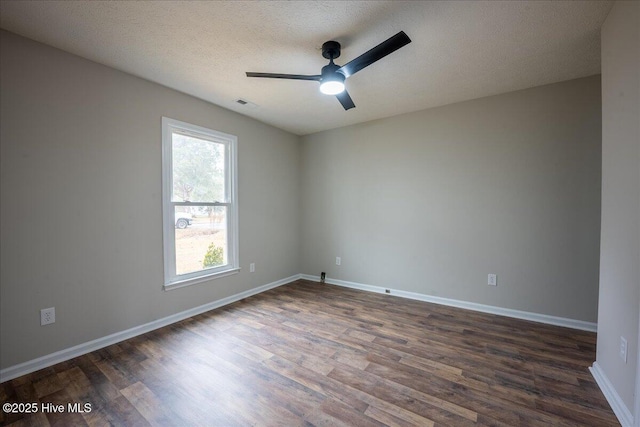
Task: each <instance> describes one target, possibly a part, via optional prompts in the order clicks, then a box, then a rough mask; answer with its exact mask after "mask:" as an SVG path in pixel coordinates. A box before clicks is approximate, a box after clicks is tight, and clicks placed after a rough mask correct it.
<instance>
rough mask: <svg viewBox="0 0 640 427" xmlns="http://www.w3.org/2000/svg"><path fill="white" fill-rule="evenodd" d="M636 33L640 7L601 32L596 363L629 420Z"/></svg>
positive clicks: (619, 8) (626, 9)
mask: <svg viewBox="0 0 640 427" xmlns="http://www.w3.org/2000/svg"><path fill="white" fill-rule="evenodd" d="M639 27H640V2H616V4H615V5H614V7H613V9H611V12H610V13H609V16H608V17H607V20H606V21H605V23H604V26H603V27H602V234H601V252H600V305H599V311H598V319H599V322H598V351H597V357H596V359H597V362H598V364H599V365H600V368H601V369H602V370H603V371H604V372H605V374H606V376H607V377H608V378H609V380H610V381H611V383H612V384H613V386H614V388H615V389H616V392H617V393H618V394H619V396H620V397H621V398H622V400H623V401H624V403H625V405H626V406H627V408H628V409H629V411H631V413H633V408H634V402H633V399H634V397H633V396H634V390H635V380H636V366H637V365H636V364H637V361H638V351H637V350H638V319H639V314H640V305H639V304H640V130H639V128H638V123H640V109H639V107H638V105H639V103H640V79H639V77H638V76H640V34H639ZM620 336H624V337H625V338H626V339H627V341H628V357H627V363H625V362H624V361H623V360H622V359H621V358H620V357H619V356H618V349H619V348H620V347H619V342H620V341H619V340H620ZM635 416H636V417H640V414H638V413H636V414H635ZM636 425H640V424H636Z"/></svg>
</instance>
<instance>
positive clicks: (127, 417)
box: [0, 280, 619, 426]
mask: <svg viewBox="0 0 640 427" xmlns="http://www.w3.org/2000/svg"><path fill="white" fill-rule="evenodd" d="M595 341H596V337H595V334H593V333H589V332H582V331H576V330H572V329H565V328H560V327H554V326H547V325H542V324H537V323H532V322H526V321H520V320H514V319H510V318H506V317H500V316H493V315H488V314H481V313H475V312H470V311H465V310H461V309H455V308H449V307H444V306H439V305H434V304H428V303H424V302H419V301H412V300H406V299H402V298H396V297H393V296H388V295H380V294H372V293H367V292H361V291H355V290H350V289H344V288H339V287H336V286H330V285H321V284H318V283H314V282H307V281H303V280H301V281H298V282H294V283H292V284H289V285H286V286H282V287H279V288H277V289H273V290H271V291H268V292H265V293H262V294H260V295H256V296H253V297H251V298H247V299H245V300H243V301H240V302H238V303H235V304H232V305H229V306H226V307H224V308H221V309H218V310H215V311H211V312H208V313H205V314H202V315H199V316H196V317H193V318H190V319H187V320H184V321H182V322H179V323H177V324H174V325H171V326H169V327H165V328H162V329H159V330H156V331H154V332H150V333H148V334H145V335H142V336H139V337H136V338H133V339H130V340H127V341H124V342H121V343H119V344H115V345H112V346H110V347H107V348H104V349H102V350H98V351H95V352H93V353H90V354H87V355H85V356H81V357H78V358H75V359H73V360H69V361H67V362H64V363H60V364H58V365H55V366H53V367H51V368H48V369H43V370H41V371H38V372H35V373H33V374H29V375H25V376H23V377H20V378H17V379H14V380H11V381H7V382H5V383H3V384H2V385H1V386H0V400H2V403H5V402H40V403H42V402H45V403H53V404H63V405H65V409H67V405H68V404H69V403H81V404H84V403H90V404H91V412H85V413H72V414H70V413H63V414H60V413H48V414H44V413H42V412H40V411H39V412H38V413H37V414H32V415H28V416H26V415H17V414H5V413H1V415H0V417H2V418H0V425H7V424H10V425H44V426H46V425H63V426H71V425H74V426H81V425H126V426H130V425H131V426H134V425H135V426H138V425H139V426H145V425H160V426H197V425H202V426H233V425H243V426H244V425H259V426H263V425H264V426H295V425H322V426H337V425H349V426H376V425H398V426H408V425H412V426H434V425H435V426H444V425H448V426H471V425H496V426H550V425H562V426H564V425H583V426H613V425H616V426H617V425H619V424H618V422H617V421H616V418H615V416H614V415H613V413H612V411H611V409H610V408H609V406H608V404H607V402H606V401H605V399H604V397H603V395H602V393H601V392H600V390H599V389H598V387H597V386H596V384H595V382H594V380H593V378H592V377H591V375H590V373H589V372H588V370H587V368H588V367H589V366H590V365H591V363H592V362H593V360H594V358H595ZM12 423H13V424H12Z"/></svg>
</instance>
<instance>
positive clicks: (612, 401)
mask: <svg viewBox="0 0 640 427" xmlns="http://www.w3.org/2000/svg"><path fill="white" fill-rule="evenodd" d="M589 371H591V375H593V378H594V379H595V380H596V383H597V384H598V387H600V390H602V394H604V397H605V398H606V399H607V402H609V405H611V409H613V413H614V414H616V417H618V421H620V424H621V425H622V427H633V415H631V411H629V408H627V405H625V404H624V402H623V401H622V398H620V395H619V394H618V392H617V391H616V389H615V388H614V387H613V384H611V381H609V378H608V377H607V375H606V374H605V373H604V371H603V370H602V368H601V367H600V365H599V364H598V362H593V365H592V366H591V367H590V368H589Z"/></svg>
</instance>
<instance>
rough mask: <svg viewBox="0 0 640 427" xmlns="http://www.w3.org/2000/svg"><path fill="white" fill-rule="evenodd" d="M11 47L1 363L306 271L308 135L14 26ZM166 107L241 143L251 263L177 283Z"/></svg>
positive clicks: (4, 112) (3, 74)
mask: <svg viewBox="0 0 640 427" xmlns="http://www.w3.org/2000/svg"><path fill="white" fill-rule="evenodd" d="M1 43H2V44H1V51H2V61H0V64H1V65H0V66H1V68H0V84H1V87H0V93H1V94H2V95H1V98H0V101H1V105H0V122H1V123H2V126H1V133H0V144H1V145H0V158H1V165H0V170H1V180H0V182H1V187H0V190H1V191H0V194H1V199H0V200H1V203H0V234H1V236H2V239H1V243H0V244H1V247H0V254H1V258H0V271H1V275H0V301H1V302H0V316H1V317H0V328H1V329H0V334H1V336H2V345H1V346H0V349H1V350H0V351H1V353H0V361H1V364H0V367H1V368H6V367H9V366H13V365H15V364H17V363H20V362H25V361H28V360H31V359H33V358H36V357H39V356H43V355H46V354H49V353H52V352H55V351H57V350H61V349H65V348H68V347H71V346H74V345H77V344H80V343H84V342H86V341H89V340H93V339H96V338H99V337H103V336H106V335H109V334H112V333H115V332H119V331H122V330H125V329H128V328H131V327H134V326H138V325H141V324H144V323H147V322H150V321H153V320H156V319H159V318H163V317H166V316H168V315H171V314H174V313H178V312H181V311H184V310H187V309H189V308H192V307H196V306H199V305H202V304H205V303H207V302H210V301H214V300H218V299H220V298H223V297H226V296H229V295H233V294H236V293H238V292H241V291H244V290H248V289H251V288H254V287H256V286H259V285H263V284H267V283H270V282H272V281H275V280H279V279H283V278H286V277H289V276H291V275H294V274H297V273H299V256H298V254H299V249H300V248H299V234H300V233H299V228H300V221H299V198H298V194H299V184H298V182H299V179H298V178H299V164H300V161H299V160H300V159H299V154H300V149H299V139H298V137H297V136H295V135H292V134H289V133H286V132H283V131H281V130H278V129H275V128H273V127H270V126H267V125H265V124H262V123H260V122H257V121H255V120H252V119H249V118H246V117H244V116H242V115H240V114H236V113H233V112H230V111H228V110H224V109H222V108H218V107H216V106H213V105H211V104H208V103H206V102H203V101H200V100H198V99H195V98H193V97H189V96H186V95H184V94H181V93H178V92H175V91H172V90H170V89H167V88H164V87H161V86H159V85H156V84H153V83H150V82H148V81H145V80H142V79H139V78H136V77H133V76H131V75H128V74H125V73H121V72H118V71H116V70H113V69H111V68H108V67H104V66H101V65H99V64H96V63H93V62H90V61H87V60H84V59H81V58H78V57H76V56H73V55H70V54H67V53H64V52H62V51H59V50H56V49H53V48H50V47H47V46H45V45H42V44H38V43H35V42H32V41H29V40H27V39H24V38H21V37H18V36H16V35H13V34H11V33H7V32H2V33H1ZM162 116H167V117H171V118H175V119H178V120H182V121H186V122H189V123H193V124H196V125H200V126H205V127H208V128H212V129H215V130H219V131H222V132H226V133H231V134H234V135H237V136H238V149H239V153H238V158H239V177H238V179H239V207H240V212H239V219H240V262H241V267H243V270H242V271H241V272H240V273H239V274H237V275H234V276H230V277H225V278H223V279H218V280H214V281H209V282H206V283H203V284H198V285H194V286H190V287H187V288H181V289H178V290H174V291H171V292H164V291H163V290H162V284H163V261H162V259H163V257H162V219H161V118H162ZM250 262H255V263H256V272H255V273H253V274H251V273H249V272H248V270H249V269H248V265H249V263H250ZM51 306H55V307H56V317H57V318H56V323H55V324H53V325H50V326H46V327H41V326H40V324H39V310H40V309H41V308H46V307H51Z"/></svg>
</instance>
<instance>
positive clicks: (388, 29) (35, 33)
mask: <svg viewBox="0 0 640 427" xmlns="http://www.w3.org/2000/svg"><path fill="white" fill-rule="evenodd" d="M611 6H612V2H609V1H538V0H536V1H488V2H485V1H442V2H440V1H429V2H427V1H409V2H404V1H253V2H244V1H226V2H222V1H215V2H214V1H187V2H183V1H176V2H173V1H144V2H143V1H122V2H121V1H104V2H103V1H10V0H2V1H1V2H0V26H1V27H2V28H4V29H6V30H8V31H11V32H14V33H17V34H20V35H23V36H25V37H28V38H31V39H34V40H37V41H40V42H43V43H46V44H49V45H51V46H54V47H57V48H60V49H62V50H65V51H68V52H71V53H74V54H76V55H79V56H82V57H85V58H88V59H90V60H93V61H96V62H99V63H101V64H105V65H108V66H110V67H113V68H116V69H119V70H123V71H126V72H128V73H131V74H134V75H136V76H140V77H143V78H145V79H148V80H151V81H154V82H157V83H160V84H162V85H165V86H168V87H171V88H174V89H177V90H179V91H182V92H185V93H188V94H191V95H194V96H196V97H198V98H201V99H204V100H207V101H210V102H212V103H214V104H217V105H220V106H222V107H225V108H228V109H230V110H234V111H238V112H240V113H242V114H245V115H247V116H250V117H254V118H256V119H258V120H260V121H263V122H265V123H269V124H271V125H273V126H276V127H279V128H282V129H285V130H288V131H290V132H293V133H296V134H299V135H304V134H308V133H313V132H317V131H321V130H326V129H332V128H336V127H341V126H345V125H349V124H354V123H360V122H365V121H369V120H373V119H378V118H383V117H389V116H393V115H397V114H401V113H406V112H411V111H417V110H422V109H425V108H429V107H434V106H439V105H445V104H450V103H453V102H458V101H463V100H468V99H473V98H479V97H482V96H488V95H494V94H499V93H504V92H509V91H513V90H518V89H524V88H529V87H533V86H538V85H543V84H548V83H553V82H558V81H562V80H569V79H574V78H578V77H584V76H589V75H593V74H598V73H600V27H601V25H602V23H603V22H604V19H605V17H606V15H607V13H608V12H609V10H610V8H611ZM400 30H403V31H405V32H406V33H407V35H409V37H411V39H412V40H413V42H412V43H411V44H409V45H407V46H405V47H404V48H402V49H400V50H398V51H397V52H394V53H393V54H391V55H389V56H388V57H386V58H383V59H382V60H380V61H379V62H377V63H375V64H373V65H371V66H370V67H368V68H366V69H364V70H362V71H361V72H359V73H358V74H356V75H354V76H352V77H350V78H349V79H348V80H347V88H348V90H349V93H350V94H351V97H352V98H353V100H354V102H355V104H356V108H355V109H352V110H349V111H344V110H343V109H342V107H341V106H340V103H339V102H338V101H337V100H336V99H335V97H333V96H327V95H322V94H321V93H320V92H319V91H318V84H317V83H316V82H309V81H289V80H273V79H249V78H247V77H245V74H244V73H245V71H260V72H276V73H293V74H319V71H320V68H321V67H322V66H323V65H326V63H327V61H326V60H325V59H324V58H322V55H321V50H320V48H321V46H322V43H324V42H325V41H327V40H336V41H338V42H340V43H341V44H342V56H341V57H340V58H339V59H338V60H336V63H338V64H340V65H342V64H345V63H346V62H348V61H350V60H351V59H353V58H355V57H356V56H358V55H360V54H362V53H364V52H365V51H367V50H368V49H370V48H372V47H373V46H375V45H377V44H378V43H380V42H382V41H384V40H385V39H387V38H388V37H390V36H392V35H393V34H395V33H397V32H398V31H400ZM239 98H242V99H245V100H247V101H250V102H251V103H253V104H255V105H247V106H241V105H239V104H238V103H236V100H237V99H239Z"/></svg>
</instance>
